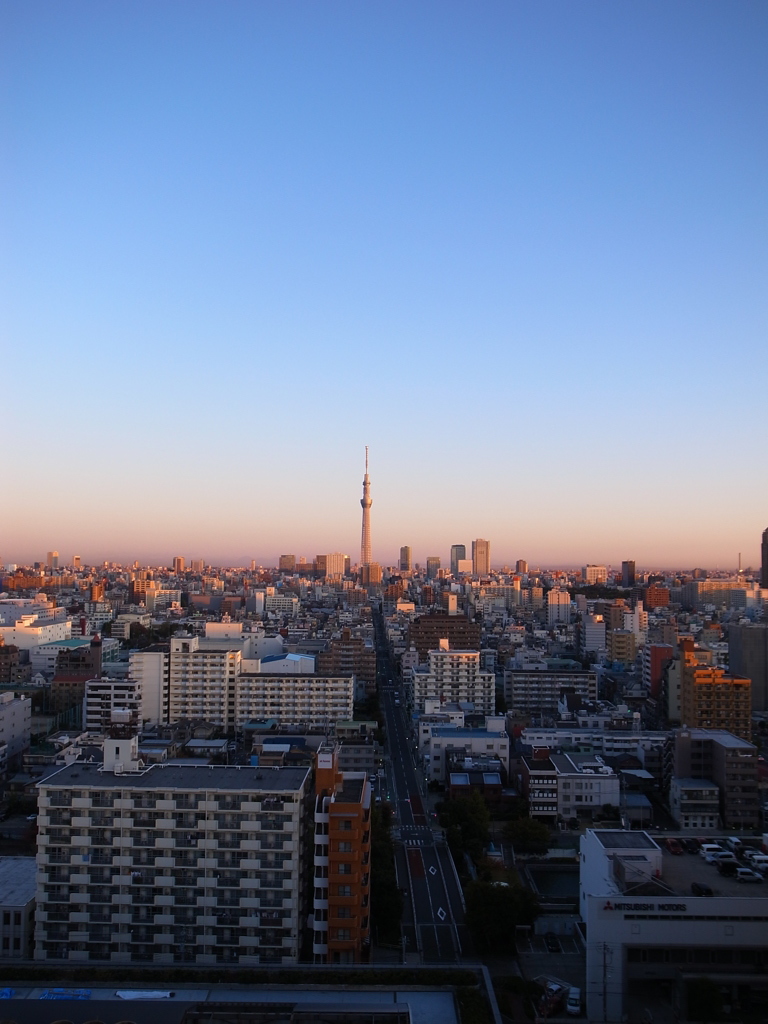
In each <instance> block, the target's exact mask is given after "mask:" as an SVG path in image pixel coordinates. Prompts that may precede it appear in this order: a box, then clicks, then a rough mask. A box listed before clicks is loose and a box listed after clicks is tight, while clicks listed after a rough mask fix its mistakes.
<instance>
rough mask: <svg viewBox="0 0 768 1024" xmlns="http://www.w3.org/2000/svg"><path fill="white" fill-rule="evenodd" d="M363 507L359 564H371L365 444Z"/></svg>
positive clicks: (368, 486) (368, 481) (369, 486)
mask: <svg viewBox="0 0 768 1024" xmlns="http://www.w3.org/2000/svg"><path fill="white" fill-rule="evenodd" d="M360 504H361V506H362V509H363V534H362V538H361V540H360V564H361V565H370V564H371V505H372V504H373V501H372V500H371V478H370V477H369V476H368V445H366V446H365V476H364V477H363V496H362V498H361V499H360Z"/></svg>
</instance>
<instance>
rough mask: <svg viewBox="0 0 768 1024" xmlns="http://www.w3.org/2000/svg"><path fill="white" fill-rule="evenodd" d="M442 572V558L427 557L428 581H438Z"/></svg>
mask: <svg viewBox="0 0 768 1024" xmlns="http://www.w3.org/2000/svg"><path fill="white" fill-rule="evenodd" d="M439 571H440V556H439V555H427V579H428V580H436V579H437V574H438V572H439Z"/></svg>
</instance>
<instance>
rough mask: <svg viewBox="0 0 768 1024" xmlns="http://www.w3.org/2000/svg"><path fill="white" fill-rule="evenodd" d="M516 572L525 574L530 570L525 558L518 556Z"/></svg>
mask: <svg viewBox="0 0 768 1024" xmlns="http://www.w3.org/2000/svg"><path fill="white" fill-rule="evenodd" d="M515 572H519V573H520V574H521V575H523V576H525V574H526V573H527V572H528V563H527V562H526V560H525V559H524V558H518V560H517V562H516V563H515Z"/></svg>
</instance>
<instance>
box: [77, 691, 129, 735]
mask: <svg viewBox="0 0 768 1024" xmlns="http://www.w3.org/2000/svg"><path fill="white" fill-rule="evenodd" d="M141 711H142V701H141V683H140V682H139V681H138V680H136V679H108V678H106V677H102V678H101V679H89V680H88V682H87V683H86V684H85V696H84V697H83V728H84V729H85V730H86V732H89V733H95V734H97V735H98V734H100V733H106V732H108V731H109V729H110V727H111V725H112V723H113V721H115V720H116V719H115V717H114V716H115V712H120V713H122V715H123V716H125V717H126V718H127V721H128V722H130V723H131V724H132V725H135V726H140V725H141Z"/></svg>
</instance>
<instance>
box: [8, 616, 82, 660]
mask: <svg viewBox="0 0 768 1024" xmlns="http://www.w3.org/2000/svg"><path fill="white" fill-rule="evenodd" d="M71 635H72V623H71V621H70V620H69V619H59V620H55V621H50V622H49V621H45V620H42V619H40V618H39V616H38V613H36V612H33V613H32V614H29V615H22V616H20V617H19V618H18V619H17V620H16V622H14V624H13V625H12V626H0V637H2V639H3V641H4V643H5V644H6V645H7V644H15V645H16V647H18V648H19V649H20V650H22V651H28V650H30V649H31V648H33V647H39V646H40V645H41V644H50V643H53V642H54V641H56V640H69V638H70V636H71Z"/></svg>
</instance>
